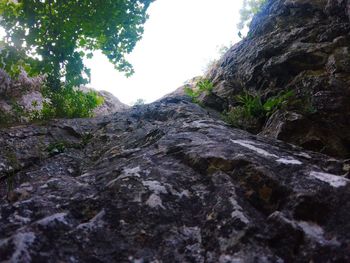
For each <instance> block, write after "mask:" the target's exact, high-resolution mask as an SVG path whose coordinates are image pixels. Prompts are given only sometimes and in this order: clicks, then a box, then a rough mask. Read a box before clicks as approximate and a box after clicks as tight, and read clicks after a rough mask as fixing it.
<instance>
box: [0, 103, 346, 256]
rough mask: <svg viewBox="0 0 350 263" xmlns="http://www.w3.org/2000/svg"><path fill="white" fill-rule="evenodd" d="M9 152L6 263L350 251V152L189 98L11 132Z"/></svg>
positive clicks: (1, 154) (3, 143)
mask: <svg viewBox="0 0 350 263" xmlns="http://www.w3.org/2000/svg"><path fill="white" fill-rule="evenodd" d="M62 145H63V146H62ZM0 149H1V151H0V169H1V170H0V176H1V178H2V179H1V182H0V185H1V190H0V192H1V201H0V262H348V261H349V260H350V257H349V255H350V253H349V252H350V251H349V242H350V202H349V200H350V191H349V190H350V180H349V162H346V161H340V160H336V159H332V158H330V157H327V156H325V155H321V154H316V153H311V152H307V151H305V150H302V149H301V148H297V147H295V146H291V145H287V144H285V143H282V142H278V141H275V140H272V139H268V138H266V137H260V136H254V135H251V134H249V133H247V132H244V131H240V130H237V129H232V128H230V127H228V126H227V125H226V124H225V123H223V122H222V121H220V120H219V119H216V118H214V117H212V116H210V114H209V113H208V112H207V111H206V110H204V109H202V108H200V107H199V106H198V105H195V104H192V103H190V102H188V101H187V100H183V99H181V98H169V99H164V100H162V101H160V102H156V103H153V104H150V105H145V106H138V107H133V108H132V109H130V110H128V111H126V112H123V113H116V114H114V115H112V116H108V117H104V118H96V119H86V120H84V119H80V120H70V121H67V120H60V121H55V122H51V123H48V124H46V125H44V126H38V125H28V126H19V127H13V128H8V129H2V130H1V131H0ZM5 177H7V178H11V180H10V179H7V180H4V179H3V178H5ZM6 181H7V183H10V185H8V186H7V187H9V188H10V189H6ZM11 184H12V185H11ZM8 190H9V191H8Z"/></svg>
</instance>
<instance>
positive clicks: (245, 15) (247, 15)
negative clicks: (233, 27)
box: [237, 0, 267, 37]
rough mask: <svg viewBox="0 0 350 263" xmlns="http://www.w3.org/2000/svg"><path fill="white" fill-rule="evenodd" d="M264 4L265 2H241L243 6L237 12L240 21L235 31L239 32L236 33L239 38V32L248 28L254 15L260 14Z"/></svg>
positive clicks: (256, 0) (255, 0) (251, 0)
mask: <svg viewBox="0 0 350 263" xmlns="http://www.w3.org/2000/svg"><path fill="white" fill-rule="evenodd" d="M266 2H267V0H243V6H242V8H241V10H239V14H240V20H239V23H238V24H237V29H238V30H240V31H239V33H238V35H239V36H240V37H242V33H241V30H244V29H246V28H249V27H250V23H251V21H252V19H253V17H254V15H256V14H257V13H259V12H260V10H261V8H262V6H263V5H264V4H265V3H266Z"/></svg>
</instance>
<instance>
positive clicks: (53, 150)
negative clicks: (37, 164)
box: [46, 141, 66, 156]
mask: <svg viewBox="0 0 350 263" xmlns="http://www.w3.org/2000/svg"><path fill="white" fill-rule="evenodd" d="M65 150H66V142H65V141H60V142H55V143H51V144H49V145H48V146H47V148H46V151H47V152H48V153H49V155H50V156H54V155H57V154H60V153H63V152H64V151H65Z"/></svg>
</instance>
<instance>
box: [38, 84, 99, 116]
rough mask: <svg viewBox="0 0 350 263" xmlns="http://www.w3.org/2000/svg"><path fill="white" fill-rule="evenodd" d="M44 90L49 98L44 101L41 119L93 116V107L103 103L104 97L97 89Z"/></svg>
mask: <svg viewBox="0 0 350 263" xmlns="http://www.w3.org/2000/svg"><path fill="white" fill-rule="evenodd" d="M43 92H44V96H45V97H46V98H49V100H46V101H44V103H43V109H42V111H41V116H40V118H41V119H52V118H64V117H67V118H86V117H92V114H93V109H94V108H96V107H97V106H99V105H101V104H102V103H103V98H102V97H101V96H99V95H98V94H97V92H95V91H88V92H83V91H81V90H77V89H72V88H67V87H65V88H62V89H61V90H59V91H52V90H51V89H49V88H46V89H44V90H43Z"/></svg>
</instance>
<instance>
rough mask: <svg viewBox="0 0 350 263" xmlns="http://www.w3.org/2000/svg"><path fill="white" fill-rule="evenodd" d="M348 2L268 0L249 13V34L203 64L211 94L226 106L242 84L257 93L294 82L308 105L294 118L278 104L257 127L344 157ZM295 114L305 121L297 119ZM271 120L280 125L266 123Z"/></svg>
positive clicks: (349, 96)
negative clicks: (255, 13) (211, 62)
mask: <svg viewBox="0 0 350 263" xmlns="http://www.w3.org/2000/svg"><path fill="white" fill-rule="evenodd" d="M349 3H350V1H346V0H328V1H327V0H318V1H310V0H293V1H292V0H270V1H268V2H267V5H266V7H265V8H264V10H263V11H262V12H261V13H260V14H259V15H258V16H257V17H256V18H255V19H254V20H253V22H252V27H251V28H252V29H251V32H250V34H249V36H248V37H247V38H246V39H244V40H243V41H241V42H240V43H238V44H236V45H235V46H233V47H232V48H231V49H230V50H229V51H228V52H227V53H226V54H225V55H224V57H223V58H222V59H221V61H220V62H219V63H218V64H217V65H218V66H217V67H215V68H214V69H212V70H211V72H209V74H208V76H207V77H208V78H209V79H211V80H212V81H213V82H214V84H215V89H214V94H215V96H219V97H220V98H222V99H223V100H225V101H226V102H227V105H228V106H232V105H235V100H234V96H235V95H237V94H239V93H241V92H242V91H243V90H244V89H248V90H255V91H258V92H259V93H260V94H261V95H262V97H263V98H267V97H269V96H271V95H276V94H277V93H278V92H280V91H281V90H294V91H295V94H296V96H297V98H307V101H308V102H307V103H306V104H309V105H305V106H306V108H308V109H312V110H305V109H297V110H298V112H297V113H298V114H299V115H300V118H299V121H298V122H294V123H293V122H290V121H285V120H286V119H285V118H283V117H282V118H279V117H278V116H284V115H285V113H284V112H280V113H278V114H277V115H274V116H273V117H272V118H273V119H271V120H270V121H268V123H269V124H271V125H272V126H269V125H266V126H265V128H263V129H262V134H266V135H270V136H273V137H274V138H278V139H283V140H285V141H287V142H291V143H294V144H299V145H303V146H304V147H305V148H307V149H310V150H317V151H322V152H323V153H327V154H331V155H333V156H340V157H346V158H348V157H350V121H349V120H350V74H349V73H350V50H349V47H350V23H349V10H350V9H349ZM221 105H222V104H221ZM208 106H209V105H208ZM210 106H211V107H213V106H214V107H215V105H213V104H211V105H210ZM218 106H219V104H218ZM217 109H218V110H220V109H219V108H217ZM293 111H295V109H293ZM299 122H304V123H306V122H307V123H308V125H307V126H299V125H298V123H299ZM277 123H278V125H279V126H280V127H281V129H280V131H281V133H279V132H277V131H275V130H274V127H275V126H276V125H277ZM271 130H274V131H273V132H271ZM287 130H288V131H290V132H288V133H286V132H285V131H287ZM315 140H317V141H318V144H317V146H316V147H315V148H314V147H313V145H314V143H313V142H314V141H315Z"/></svg>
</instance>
